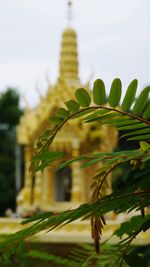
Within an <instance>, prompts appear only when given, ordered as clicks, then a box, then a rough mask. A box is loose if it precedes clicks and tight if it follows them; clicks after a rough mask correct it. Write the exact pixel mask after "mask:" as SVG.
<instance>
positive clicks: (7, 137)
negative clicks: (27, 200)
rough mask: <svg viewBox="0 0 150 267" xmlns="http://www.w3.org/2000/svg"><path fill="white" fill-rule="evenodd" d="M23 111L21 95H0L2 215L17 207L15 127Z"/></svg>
mask: <svg viewBox="0 0 150 267" xmlns="http://www.w3.org/2000/svg"><path fill="white" fill-rule="evenodd" d="M21 114H22V111H21V109H20V107H19V95H18V94H17V93H16V91H15V90H14V89H7V91H6V92H4V93H2V94H1V95H0V185H1V186H0V206H1V208H0V215H1V216H2V215H3V214H4V212H5V210H6V209H7V208H8V207H9V208H12V209H14V206H15V194H16V192H15V145H16V133H15V127H16V125H17V124H18V122H19V118H20V116H21Z"/></svg>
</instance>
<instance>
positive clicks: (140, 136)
mask: <svg viewBox="0 0 150 267" xmlns="http://www.w3.org/2000/svg"><path fill="white" fill-rule="evenodd" d="M128 140H150V134H144V135H138V136H135V137H132V138H129V139H128Z"/></svg>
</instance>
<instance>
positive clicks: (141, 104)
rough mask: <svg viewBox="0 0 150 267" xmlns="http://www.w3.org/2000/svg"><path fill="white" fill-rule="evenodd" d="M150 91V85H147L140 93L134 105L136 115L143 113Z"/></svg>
mask: <svg viewBox="0 0 150 267" xmlns="http://www.w3.org/2000/svg"><path fill="white" fill-rule="evenodd" d="M149 92H150V86H147V87H146V88H145V89H143V91H142V92H141V93H140V95H139V97H138V99H137V101H136V103H135V105H134V107H133V111H132V112H133V114H135V115H141V113H142V111H143V110H144V108H145V105H146V104H147V99H148V96H149Z"/></svg>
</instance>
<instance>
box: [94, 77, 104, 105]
mask: <svg viewBox="0 0 150 267" xmlns="http://www.w3.org/2000/svg"><path fill="white" fill-rule="evenodd" d="M93 100H94V103H95V104H96V105H101V104H103V103H105V102H106V92H105V84H104V82H103V81H102V80H100V79H97V80H96V81H95V82H94V86H93Z"/></svg>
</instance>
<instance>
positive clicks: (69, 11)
mask: <svg viewBox="0 0 150 267" xmlns="http://www.w3.org/2000/svg"><path fill="white" fill-rule="evenodd" d="M67 5H68V10H67V20H68V26H70V25H71V22H72V17H73V16H72V1H71V0H68V4H67Z"/></svg>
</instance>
